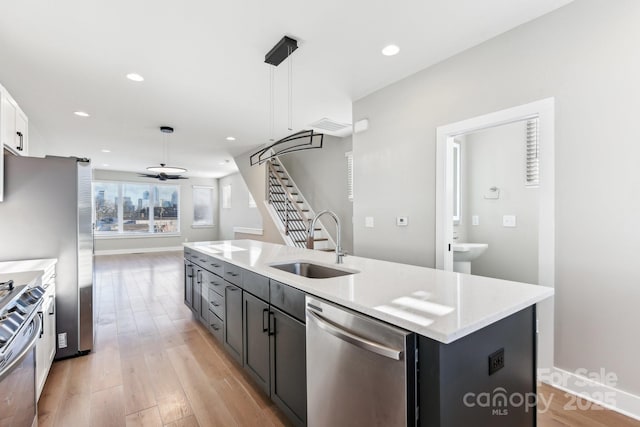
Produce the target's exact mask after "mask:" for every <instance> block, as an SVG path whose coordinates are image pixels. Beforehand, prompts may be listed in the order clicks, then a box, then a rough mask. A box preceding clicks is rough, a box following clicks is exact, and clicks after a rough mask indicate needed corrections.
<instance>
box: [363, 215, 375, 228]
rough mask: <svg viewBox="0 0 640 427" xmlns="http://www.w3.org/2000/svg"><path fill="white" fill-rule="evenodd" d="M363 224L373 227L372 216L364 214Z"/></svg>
mask: <svg viewBox="0 0 640 427" xmlns="http://www.w3.org/2000/svg"><path fill="white" fill-rule="evenodd" d="M364 226H365V227H367V228H373V217H372V216H366V217H365V218H364Z"/></svg>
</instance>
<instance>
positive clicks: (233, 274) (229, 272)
mask: <svg viewBox="0 0 640 427" xmlns="http://www.w3.org/2000/svg"><path fill="white" fill-rule="evenodd" d="M227 274H228V275H230V276H232V277H236V276H238V273H233V272H231V271H227Z"/></svg>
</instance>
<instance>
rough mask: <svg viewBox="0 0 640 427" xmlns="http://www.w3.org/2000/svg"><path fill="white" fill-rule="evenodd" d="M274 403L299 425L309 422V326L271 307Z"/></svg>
mask: <svg viewBox="0 0 640 427" xmlns="http://www.w3.org/2000/svg"><path fill="white" fill-rule="evenodd" d="M269 317H270V319H269V323H270V325H269V327H270V333H271V334H272V335H271V399H272V400H273V401H274V402H275V403H276V405H278V407H279V408H280V409H282V410H283V411H284V412H285V413H286V414H287V416H288V417H289V419H290V420H291V421H293V422H294V423H295V424H298V425H306V422H307V364H306V348H307V344H306V341H305V334H306V330H305V326H304V324H303V323H302V322H300V321H298V320H296V319H294V318H293V317H291V316H289V315H287V314H284V313H283V312H281V311H280V310H278V309H277V308H274V307H271V312H270V315H269Z"/></svg>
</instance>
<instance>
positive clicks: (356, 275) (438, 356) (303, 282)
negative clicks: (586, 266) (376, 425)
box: [185, 240, 553, 426]
mask: <svg viewBox="0 0 640 427" xmlns="http://www.w3.org/2000/svg"><path fill="white" fill-rule="evenodd" d="M291 262H303V263H310V264H314V265H319V266H324V267H329V268H332V269H336V270H338V271H339V272H340V274H343V275H340V276H337V277H330V278H309V277H304V276H300V275H297V274H293V273H291V272H289V271H283V270H282V269H281V268H282V264H286V263H291ZM279 266H280V268H278V267H279ZM305 295H306V296H312V297H317V298H320V299H322V300H324V301H327V302H329V303H332V304H335V305H336V306H338V307H341V308H346V309H348V310H350V311H352V312H355V313H359V314H363V315H366V316H368V317H369V318H373V319H377V320H379V321H382V322H384V323H386V324H389V325H393V326H395V327H398V328H402V329H403V330H406V331H409V332H413V333H415V337H416V339H415V342H416V349H417V351H416V353H415V356H417V357H415V359H416V360H415V361H414V360H413V359H414V355H413V354H411V355H409V354H406V355H405V358H406V359H411V361H412V363H413V365H412V368H411V370H412V372H413V373H414V374H415V376H414V379H415V385H414V386H413V388H414V390H415V393H414V395H413V396H410V400H409V402H410V404H411V406H412V407H411V408H407V413H408V414H409V415H408V416H407V419H410V420H411V422H408V424H411V425H412V424H413V419H414V418H416V419H417V423H418V424H419V425H442V426H444V425H465V423H466V424H467V425H470V424H474V425H535V401H533V400H535V391H536V378H535V359H536V331H535V324H536V317H535V304H536V303H537V302H539V301H542V300H543V299H545V298H548V297H550V296H552V295H553V289H550V288H546V287H542V286H536V285H528V284H523V283H517V282H510V281H504V280H497V279H491V278H486V277H480V276H472V275H467V274H460V273H452V272H445V271H441V270H434V269H430V268H424V267H417V266H410V265H404V264H398V263H392V262H386V261H380V260H373V259H367V258H360V257H355V256H347V257H345V258H344V263H343V264H340V265H337V264H335V254H332V253H327V252H322V251H312V250H306V249H300V248H293V247H288V246H282V245H276V244H270V243H263V242H257V241H252V240H233V241H222V242H196V243H188V244H185V303H186V304H187V305H188V306H189V307H190V308H191V309H192V310H193V311H194V313H196V314H197V315H198V316H199V318H200V320H201V321H202V322H203V323H204V324H206V325H207V327H209V328H210V331H211V332H212V334H213V335H214V336H216V337H217V338H218V339H219V340H220V341H221V343H223V345H224V346H225V348H226V349H227V350H228V351H229V353H230V354H231V355H232V356H233V357H234V358H236V360H237V361H238V363H240V364H242V365H243V366H244V368H245V370H247V372H248V373H249V374H250V375H251V376H252V377H253V378H254V379H255V380H256V382H257V383H258V384H259V385H260V386H261V387H262V388H263V389H264V391H265V393H267V394H268V395H270V396H271V397H272V399H274V401H276V403H279V406H280V407H282V408H283V410H284V411H285V413H286V414H287V415H288V416H289V417H290V418H291V419H292V421H294V422H295V423H297V424H305V423H307V422H308V424H310V425H313V424H314V423H313V420H307V419H306V406H307V403H306V402H305V401H306V397H305V398H304V400H301V397H300V395H301V394H304V393H303V389H306V385H305V384H306V371H307V367H305V365H304V364H302V363H301V359H306V356H305V347H304V328H305V326H304V324H305V323H306V316H305V306H304V297H305ZM276 324H279V325H284V327H281V328H280V329H279V330H278V328H276V327H275V325H276ZM272 325H274V327H273V328H272ZM276 331H277V332H279V333H276ZM282 331H288V332H289V333H288V334H286V335H284V333H282ZM278 340H280V341H278ZM296 343H297V345H296ZM278 349H282V350H284V349H286V352H285V351H281V352H280V353H278V352H277V350H278ZM292 353H297V354H295V355H294V354H292ZM279 366H280V367H281V369H280V370H278V367H279ZM285 369H286V371H287V372H286V376H285V374H283V371H284V370H285ZM372 375H376V374H375V373H372ZM412 375H413V374H411V372H410V375H409V377H411V376H412ZM410 383H412V381H409V384H410ZM289 389H290V390H289ZM296 390H297V392H296ZM496 390H497V391H496ZM503 390H504V391H503ZM496 393H502V394H504V399H502V400H500V399H498V401H497V402H493V403H497V404H493V403H492V402H491V400H492V399H491V398H493V397H495V395H496ZM410 394H411V393H410ZM509 396H518V398H513V399H511V400H510V399H509ZM487 397H488V398H489V401H490V402H489V404H488V405H486V404H485V401H486V398H487ZM497 397H498V398H501V397H503V396H502V395H500V396H497ZM532 397H533V400H532ZM505 399H506V401H505ZM493 400H495V399H493ZM503 403H504V404H503ZM414 405H415V407H413V406H414ZM414 413H415V417H414V416H413V414H414Z"/></svg>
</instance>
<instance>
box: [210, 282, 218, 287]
mask: <svg viewBox="0 0 640 427" xmlns="http://www.w3.org/2000/svg"><path fill="white" fill-rule="evenodd" d="M209 283H211V284H212V285H213V286H220V283H216V282H209Z"/></svg>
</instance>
